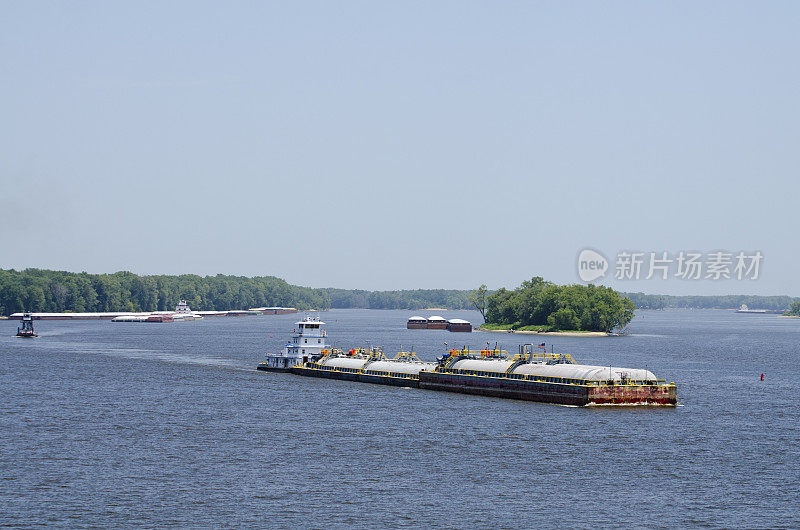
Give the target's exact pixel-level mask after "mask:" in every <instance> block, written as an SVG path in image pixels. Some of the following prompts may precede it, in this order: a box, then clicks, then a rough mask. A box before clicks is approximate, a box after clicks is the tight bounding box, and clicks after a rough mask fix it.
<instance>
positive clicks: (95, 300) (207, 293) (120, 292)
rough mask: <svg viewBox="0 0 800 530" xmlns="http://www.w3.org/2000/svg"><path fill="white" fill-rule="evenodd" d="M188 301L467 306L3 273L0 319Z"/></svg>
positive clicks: (433, 293) (423, 297)
mask: <svg viewBox="0 0 800 530" xmlns="http://www.w3.org/2000/svg"><path fill="white" fill-rule="evenodd" d="M179 300H186V301H187V302H188V303H189V306H190V307H191V308H192V309H195V310H198V311H226V310H232V309H247V308H250V307H264V306H267V307H269V306H284V307H296V308H298V309H328V308H330V307H337V308H366V309H421V308H426V307H443V308H448V309H465V308H468V307H469V300H468V293H467V291H454V290H443V289H430V290H415V291H373V292H370V291H359V290H345V289H315V288H311V287H299V286H297V285H291V284H289V283H287V282H286V281H284V280H282V279H280V278H276V277H274V276H259V277H254V278H248V277H244V276H225V275H222V274H218V275H216V276H196V275H193V274H184V275H180V276H139V275H136V274H133V273H131V272H115V273H113V274H87V273H85V272H82V273H73V272H64V271H52V270H41V269H26V270H23V271H15V270H13V269H12V270H3V269H0V315H9V314H11V313H16V312H22V311H31V312H43V313H60V312H65V311H69V312H74V313H82V312H104V311H166V310H171V309H174V307H175V305H176V304H177V303H178V301H179Z"/></svg>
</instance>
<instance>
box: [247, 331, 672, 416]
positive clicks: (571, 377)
mask: <svg viewBox="0 0 800 530" xmlns="http://www.w3.org/2000/svg"><path fill="white" fill-rule="evenodd" d="M296 325H297V328H296V329H295V333H294V335H293V336H292V338H291V340H290V341H289V343H288V344H287V345H286V347H285V348H284V349H283V350H282V351H281V353H279V354H267V361H266V362H264V363H261V364H259V365H258V367H257V369H258V370H263V371H273V372H290V373H293V374H296V375H302V376H309V377H321V378H326V379H341V380H345V381H357V382H361V383H373V384H381V385H392V386H403V387H412V388H421V389H426V390H439V391H446V392H458V393H463V394H477V395H483V396H493V397H501V398H510V399H521V400H526V401H538V402H543V403H555V404H560V405H572V406H591V405H664V406H675V405H677V402H678V396H677V387H676V385H675V383H667V382H666V380H664V379H658V378H657V377H656V376H655V375H654V374H653V373H652V372H650V371H649V370H642V369H635V368H615V367H613V366H595V365H585V364H578V363H577V362H576V361H575V359H573V358H572V356H571V355H569V354H559V353H553V352H550V353H548V352H547V349H546V348H545V345H544V344H539V345H537V346H534V345H533V344H523V345H520V347H519V352H518V353H517V354H515V355H510V354H509V353H508V352H507V351H505V350H500V349H498V348H497V347H495V348H494V349H485V350H469V349H466V348H465V349H462V350H450V351H448V352H447V353H445V354H444V355H442V356H441V357H440V358H438V359H437V360H436V362H426V361H422V360H420V359H419V357H417V355H416V354H414V353H413V352H405V351H401V352H400V353H398V354H397V355H396V356H395V357H394V358H391V359H390V358H387V357H386V356H385V355H384V354H383V350H382V348H378V347H371V348H358V349H351V350H349V351H347V352H344V351H342V350H338V349H335V348H332V347H331V346H330V345H329V344H328V343H327V340H326V336H327V334H326V333H325V330H324V329H323V327H322V326H324V325H325V323H324V322H321V321H320V320H319V319H318V318H316V319H311V318H306V319H304V320H302V321H300V322H297V324H296ZM401 349H402V348H401Z"/></svg>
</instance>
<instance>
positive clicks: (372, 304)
mask: <svg viewBox="0 0 800 530" xmlns="http://www.w3.org/2000/svg"><path fill="white" fill-rule="evenodd" d="M316 290H317V291H321V292H323V293H324V294H325V295H326V296H327V297H328V299H329V300H330V307H335V308H341V309H425V308H428V307H440V308H445V309H471V308H472V306H471V304H470V301H469V291H459V290H452V289H416V290H405V291H362V290H359V289H333V288H322V289H316Z"/></svg>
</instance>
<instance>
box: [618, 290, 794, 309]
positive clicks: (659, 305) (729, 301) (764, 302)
mask: <svg viewBox="0 0 800 530" xmlns="http://www.w3.org/2000/svg"><path fill="white" fill-rule="evenodd" d="M623 295H624V296H627V297H628V298H629V299H630V300H631V301H633V303H634V304H635V305H636V308H637V309H667V308H679V309H739V307H741V306H742V304H744V305H746V306H747V307H749V308H750V309H773V310H786V309H788V308H789V306H790V305H792V303H793V302H794V301H796V300H798V299H797V298H793V297H791V296H752V295H737V294H731V295H722V296H671V295H663V294H644V293H623Z"/></svg>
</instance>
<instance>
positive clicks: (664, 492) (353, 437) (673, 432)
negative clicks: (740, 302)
mask: <svg viewBox="0 0 800 530" xmlns="http://www.w3.org/2000/svg"><path fill="white" fill-rule="evenodd" d="M415 313H419V312H410V311H368V310H332V311H327V312H323V313H319V316H320V317H321V318H322V319H323V320H325V321H326V322H327V323H328V325H327V328H328V334H329V336H330V339H331V340H332V341H333V342H334V345H335V346H337V347H343V348H349V347H351V346H355V345H366V344H367V343H368V341H369V342H370V343H371V344H373V345H381V346H384V348H385V351H387V352H396V351H398V350H399V348H400V347H401V345H402V346H403V347H404V349H408V348H409V347H411V346H412V344H413V348H414V350H415V351H416V352H418V354H419V355H420V357H422V358H424V359H433V358H434V357H435V356H437V355H439V354H441V353H442V352H443V351H444V350H445V348H447V347H452V346H462V345H470V346H472V347H475V348H480V347H481V346H482V345H485V344H486V342H487V341H488V342H491V344H492V345H494V343H495V341H497V342H498V343H499V345H500V346H501V347H505V348H506V349H508V350H510V351H516V350H517V347H518V345H519V344H521V343H524V342H537V343H538V342H541V341H544V342H546V343H547V344H548V347H549V345H550V344H553V346H554V348H555V351H556V352H564V353H571V354H572V355H573V356H574V357H575V358H576V359H577V360H578V361H579V362H582V363H588V364H600V365H608V364H613V365H615V366H623V367H634V368H639V367H641V368H644V367H646V368H648V369H650V370H651V371H653V372H655V373H656V375H658V376H660V377H663V378H666V379H667V380H668V381H675V382H676V383H677V384H678V399H679V402H680V406H679V407H676V408H634V407H592V408H574V407H563V406H556V405H547V404H538V403H530V402H524V401H515V400H505V399H493V398H487V397H481V396H469V395H460V394H451V393H444V392H433V391H425V390H418V389H407V388H394V387H382V386H375V385H368V384H362V383H352V382H344V381H332V380H324V379H313V378H303V377H299V376H294V375H291V374H272V373H264V372H257V371H255V370H254V368H255V366H256V364H257V363H258V362H260V361H261V360H262V356H263V354H264V353H265V352H266V351H268V350H273V351H275V350H278V349H280V348H281V347H282V345H283V343H284V342H285V340H286V339H287V338H288V336H289V335H290V334H291V331H292V328H293V327H294V323H295V322H296V321H297V320H298V315H280V316H259V317H240V318H207V319H204V320H202V321H198V322H180V323H172V324H134V323H111V322H108V321H84V322H69V321H41V322H39V321H37V322H36V329H37V332H38V333H39V334H40V336H39V337H38V338H36V339H33V340H25V339H17V338H15V337H13V335H14V333H15V331H16V326H17V324H18V323H17V322H14V321H0V354H1V355H2V365H1V366H0V389H1V390H2V401H1V402H0V436H1V437H2V438H1V440H2V446H1V447H0V449H1V452H0V524H4V525H11V526H32V525H44V524H47V525H54V526H61V527H65V526H68V527H87V526H104V527H108V526H115V527H116V526H132V525H142V526H168V525H174V526H203V527H207V526H214V527H216V526H229V525H236V526H239V525H248V526H249V525H258V526H274V527H298V526H300V527H317V528H320V527H325V528H328V527H336V526H370V527H374V526H390V527H397V526H410V527H423V526H441V527H451V528H464V527H492V528H520V527H523V528H527V527H534V526H536V527H563V526H569V527H596V526H603V527H607V526H617V527H620V526H625V527H630V526H639V527H663V526H679V527H684V526H694V525H702V526H710V527H789V528H790V527H800V508H798V499H800V413H798V410H799V409H798V406H797V395H798V389H799V388H800V385H799V384H798V382H799V381H800V369H798V361H799V360H800V320H798V319H788V318H781V317H777V316H775V315H743V314H736V313H734V312H732V311H688V310H674V311H658V312H655V311H653V312H639V313H638V314H637V316H636V318H635V319H634V321H633V322H632V324H631V331H632V334H631V335H630V336H627V337H608V338H607V337H601V338H587V337H578V338H571V337H539V336H534V337H531V336H523V335H518V334H514V335H512V334H506V333H482V332H481V333H477V332H476V333H472V334H454V333H449V332H447V331H438V330H437V331H434V330H407V329H405V322H406V319H407V318H408V317H409V316H411V315H412V314H415ZM422 314H423V315H427V314H429V312H423V313H422ZM440 314H442V315H443V316H445V317H448V318H453V317H461V318H467V319H468V320H471V321H473V322H480V321H481V320H480V316H479V315H478V314H477V313H474V312H466V311H449V312H442V313H440ZM445 342H447V343H448V346H445ZM762 373H764V374H765V380H764V381H761V380H760V375H761V374H762Z"/></svg>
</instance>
